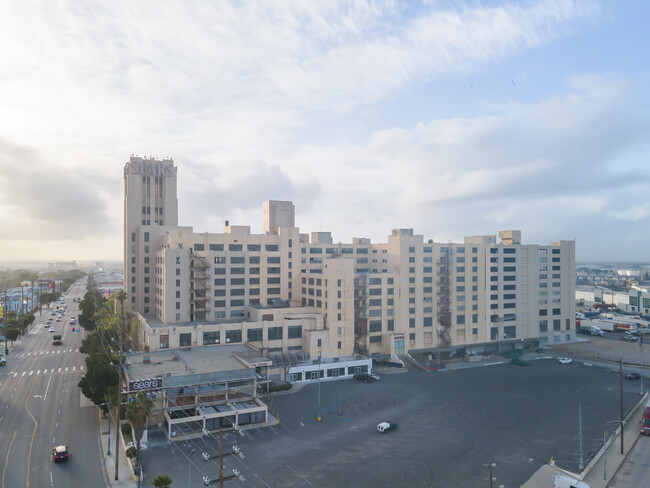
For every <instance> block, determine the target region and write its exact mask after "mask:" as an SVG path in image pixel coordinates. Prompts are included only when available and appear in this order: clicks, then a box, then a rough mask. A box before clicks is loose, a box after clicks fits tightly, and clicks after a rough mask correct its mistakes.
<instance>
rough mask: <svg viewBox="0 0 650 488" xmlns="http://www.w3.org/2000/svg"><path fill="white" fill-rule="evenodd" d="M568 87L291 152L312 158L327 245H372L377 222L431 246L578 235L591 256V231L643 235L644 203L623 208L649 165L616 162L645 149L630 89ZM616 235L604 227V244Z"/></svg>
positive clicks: (379, 229) (647, 176)
mask: <svg viewBox="0 0 650 488" xmlns="http://www.w3.org/2000/svg"><path fill="white" fill-rule="evenodd" d="M571 86H572V87H574V89H573V90H572V91H571V92H569V93H567V94H564V95H554V96H550V97H549V98H547V99H546V100H543V101H540V102H537V103H530V104H521V103H519V104H512V103H510V104H505V105H502V106H492V107H491V108H490V110H491V111H492V112H493V113H490V114H486V115H481V116H477V117H474V118H466V119H436V120H432V121H430V122H428V123H426V124H419V125H417V126H415V127H412V128H410V129H405V128H392V129H387V130H381V131H376V132H374V133H373V134H372V135H371V136H370V137H369V140H368V142H367V144H366V145H364V146H355V147H354V148H351V149H347V150H346V151H336V150H334V149H332V148H307V149H306V151H307V153H306V154H305V153H302V154H299V155H298V156H297V157H298V159H299V160H312V159H313V160H314V163H313V164H312V165H311V171H312V172H313V173H314V178H316V179H319V181H326V182H327V183H324V184H323V186H324V187H325V188H327V189H328V191H327V192H326V193H325V194H324V197H323V200H325V199H326V200H327V202H328V203H327V204H326V206H327V208H328V214H329V217H331V220H330V222H329V224H330V225H329V227H330V228H331V229H332V230H334V231H335V234H337V235H338V237H337V239H342V240H344V241H345V240H349V239H350V237H351V236H353V235H355V236H356V235H358V233H359V227H360V228H362V229H365V231H366V236H368V237H372V238H373V240H375V241H384V240H385V235H387V234H388V233H389V231H390V227H388V226H387V223H392V224H393V226H394V227H409V226H412V227H414V228H415V232H416V233H422V234H424V235H425V236H429V237H432V238H435V239H439V240H442V241H447V240H450V239H454V240H462V238H463V237H464V236H466V235H475V234H482V233H488V234H494V233H496V232H497V231H498V230H499V229H503V228H516V229H522V230H525V231H527V234H526V233H525V234H524V238H525V239H526V240H527V241H528V242H535V241H536V240H537V241H539V242H548V241H550V240H557V239H563V238H564V239H569V238H573V237H577V238H583V239H586V240H588V241H589V245H590V247H591V248H592V250H593V253H594V254H593V255H595V253H596V249H599V250H600V251H603V248H604V246H605V244H603V241H604V239H603V238H602V235H601V234H600V228H601V227H602V226H603V225H606V226H607V228H608V229H619V228H622V227H624V226H625V225H627V224H626V222H627V221H629V220H633V221H635V222H636V224H635V225H637V229H638V231H639V232H645V231H642V230H641V226H639V224H641V223H645V224H646V227H647V228H650V227H648V226H647V224H648V223H650V222H649V220H650V219H649V218H648V211H647V205H645V204H643V203H629V200H630V197H631V196H633V195H637V196H640V195H642V194H643V191H642V190H641V188H647V185H648V183H650V170H648V168H647V166H646V167H645V169H643V170H640V169H639V167H638V165H632V164H627V163H629V162H630V158H636V157H637V156H636V151H638V150H639V149H643V148H645V149H647V142H646V141H647V140H648V136H649V135H650V119H648V117H647V116H640V115H638V114H637V113H636V112H635V111H634V110H633V103H634V102H633V100H634V96H633V95H632V92H633V91H634V90H633V88H632V87H631V86H630V84H629V83H628V82H627V81H626V80H624V79H621V78H619V77H616V76H613V75H599V76H595V75H587V76H585V77H573V78H572V80H571ZM585 87H588V89H586V88H585ZM325 161H327V171H320V176H318V174H317V173H318V168H319V167H325ZM644 185H645V186H644ZM337 202H341V204H337ZM323 204H324V203H323ZM314 205H315V206H316V207H318V206H319V203H318V202H316V203H315V204H314ZM298 211H300V206H299V205H298ZM350 215H355V216H356V217H357V218H356V219H354V223H353V224H352V221H349V220H348V217H349V216H350ZM317 218H318V216H317V215H314V214H311V213H310V214H308V215H305V216H303V219H305V220H309V221H317ZM585 222H589V223H590V224H591V227H587V226H586V225H585ZM648 237H650V235H648ZM528 239H530V240H528ZM596 240H597V241H598V243H596V242H595V241H596ZM617 240H618V238H617V236H616V235H615V234H612V233H611V232H608V238H607V241H606V242H608V243H609V245H610V246H611V247H613V248H614V249H615V248H616V241H617ZM618 244H619V245H620V246H621V248H624V243H622V242H619V243H618ZM639 251H640V252H643V253H644V255H647V251H646V250H641V249H639Z"/></svg>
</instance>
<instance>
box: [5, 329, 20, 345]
mask: <svg viewBox="0 0 650 488" xmlns="http://www.w3.org/2000/svg"><path fill="white" fill-rule="evenodd" d="M5 334H6V336H7V340H8V341H11V344H12V345H13V343H14V341H15V340H16V339H18V336H19V335H20V329H17V328H16V327H9V326H7V327H6V332H5Z"/></svg>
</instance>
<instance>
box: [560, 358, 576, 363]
mask: <svg viewBox="0 0 650 488" xmlns="http://www.w3.org/2000/svg"><path fill="white" fill-rule="evenodd" d="M557 362H558V363H560V364H570V363H572V362H573V359H571V358H557Z"/></svg>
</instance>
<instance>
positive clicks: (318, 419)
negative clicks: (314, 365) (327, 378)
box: [316, 351, 321, 422]
mask: <svg viewBox="0 0 650 488" xmlns="http://www.w3.org/2000/svg"><path fill="white" fill-rule="evenodd" d="M320 361H321V352H320V351H318V417H316V420H317V421H318V422H320V421H321V416H320Z"/></svg>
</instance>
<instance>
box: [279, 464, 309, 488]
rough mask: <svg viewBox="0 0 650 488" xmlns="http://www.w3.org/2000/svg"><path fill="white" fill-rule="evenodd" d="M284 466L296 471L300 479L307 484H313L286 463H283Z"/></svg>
mask: <svg viewBox="0 0 650 488" xmlns="http://www.w3.org/2000/svg"><path fill="white" fill-rule="evenodd" d="M285 466H286V467H287V468H289V469H290V470H291V471H293V472H294V473H296V474H297V475H298V476H299V477H300V479H302V480H303V481H306V482H307V483H308V484H309V486H314V485H312V484H311V482H310V481H309V480H308V479H307V478H305V477H304V476H303V475H301V474H300V473H299V472H298V471H296V470H295V469H293V468H292V467H291V466H289V465H288V464H285Z"/></svg>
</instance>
